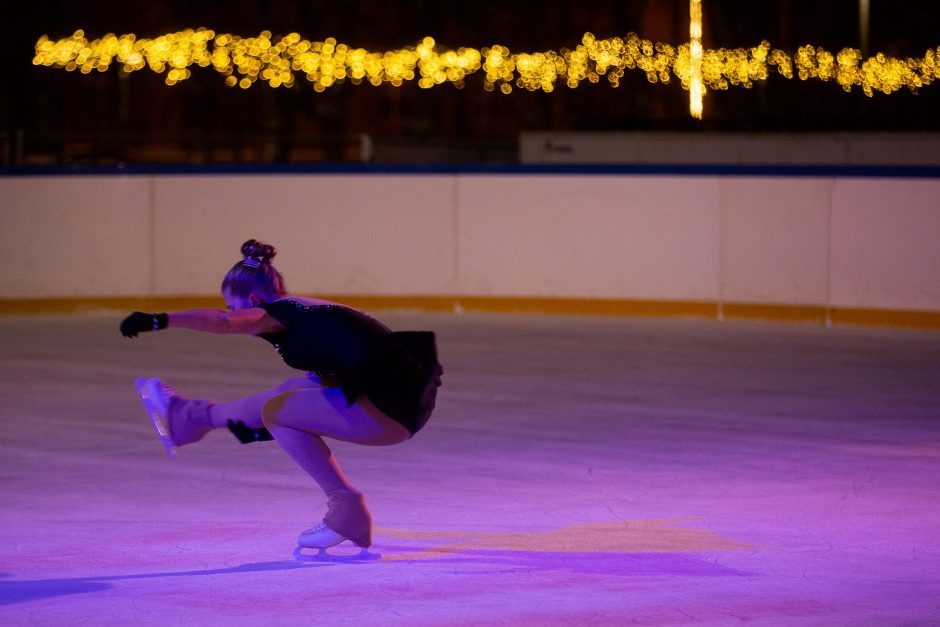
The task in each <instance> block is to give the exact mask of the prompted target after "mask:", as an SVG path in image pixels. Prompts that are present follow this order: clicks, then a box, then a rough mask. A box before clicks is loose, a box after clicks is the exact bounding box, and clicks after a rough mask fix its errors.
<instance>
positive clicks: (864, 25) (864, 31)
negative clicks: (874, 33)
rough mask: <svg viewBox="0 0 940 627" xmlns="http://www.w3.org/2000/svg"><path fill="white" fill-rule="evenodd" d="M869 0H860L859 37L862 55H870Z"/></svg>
mask: <svg viewBox="0 0 940 627" xmlns="http://www.w3.org/2000/svg"><path fill="white" fill-rule="evenodd" d="M870 8H871V7H870V3H869V0H858V39H859V49H860V50H861V53H862V56H863V57H867V56H868V24H869V14H870Z"/></svg>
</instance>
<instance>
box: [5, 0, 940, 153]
mask: <svg viewBox="0 0 940 627" xmlns="http://www.w3.org/2000/svg"><path fill="white" fill-rule="evenodd" d="M938 5H940V3H936V2H903V1H901V2H898V1H895V2H888V1H886V0H872V2H871V13H870V35H869V42H870V44H869V52H870V53H872V54H874V53H875V52H878V51H882V52H884V53H885V54H888V55H891V56H902V57H906V56H912V57H918V56H922V55H923V54H924V52H925V51H926V50H927V49H928V48H937V46H940V28H938V27H937V24H938V23H940V21H938V18H940V6H938ZM19 10H20V11H22V12H23V15H22V16H21V17H19V18H15V19H14V20H11V23H13V24H14V25H15V26H14V28H13V29H12V30H13V33H12V34H11V36H9V37H8V38H7V39H6V41H5V44H4V45H5V46H6V47H7V48H8V49H7V50H6V55H5V58H6V61H7V63H6V68H5V69H6V71H7V73H8V77H7V80H5V81H4V83H3V87H2V89H3V97H2V100H0V115H2V119H3V129H4V131H5V132H4V138H5V142H4V146H5V150H4V153H5V163H31V162H35V163H49V162H58V163H62V162H82V161H92V162H109V161H119V162H134V161H148V160H151V161H161V160H162V161H174V160H179V161H197V162H205V161H238V160H248V161H251V160H265V161H289V160H301V161H302V160H310V161H321V160H328V161H333V160H343V159H356V158H358V157H357V155H356V151H355V150H352V151H350V150H348V145H350V141H349V138H352V137H355V136H358V135H360V134H367V135H369V136H370V137H372V138H373V139H374V140H375V141H377V142H382V141H385V142H400V143H402V144H403V145H407V144H410V145H419V144H421V143H422V142H423V143H425V144H427V145H438V146H439V145H443V144H447V145H451V146H469V147H474V148H475V149H476V150H475V151H474V150H471V151H470V152H465V153H463V157H462V159H463V160H479V161H487V160H496V161H499V160H511V159H512V158H513V156H514V155H515V144H516V142H517V140H518V136H519V133H520V132H524V131H535V130H571V131H625V130H677V131H690V130H694V131H697V132H703V133H707V132H745V131H747V132H792V131H820V132H832V131H839V132H842V131H847V132H852V131H928V130H934V131H935V130H938V129H940V120H938V115H937V111H938V110H940V106H938V105H940V85H931V86H928V87H925V88H923V89H922V90H921V92H920V94H919V95H914V94H912V93H910V92H909V91H908V90H906V89H904V90H902V91H900V92H897V93H894V94H891V95H884V94H880V93H875V95H874V97H867V96H865V95H864V94H862V93H861V91H860V90H858V89H856V90H853V92H852V93H845V92H844V91H843V90H842V89H841V88H840V87H839V86H838V85H837V84H835V83H834V82H830V83H823V82H818V81H799V80H796V79H791V80H787V79H784V78H783V77H779V76H771V78H770V79H769V80H768V81H766V82H764V83H761V84H759V85H757V86H755V87H754V88H753V89H743V88H731V89H729V90H728V91H724V92H709V93H708V95H707V96H706V98H705V118H704V120H702V121H696V120H693V119H692V118H691V117H690V116H689V114H688V92H686V91H684V90H682V88H681V87H680V85H679V81H678V80H676V79H674V80H673V81H672V83H671V84H670V85H666V86H664V85H652V84H649V83H648V82H647V81H646V78H645V76H644V75H643V73H642V72H636V71H634V72H630V71H628V72H627V74H626V76H625V77H624V79H623V80H622V82H621V85H620V87H618V88H612V87H611V86H610V85H609V84H608V83H607V82H606V80H601V81H600V82H599V83H598V84H589V83H587V82H585V83H582V84H581V85H580V86H579V87H578V88H577V89H569V88H567V87H565V86H563V85H560V86H558V88H557V89H556V91H555V92H553V93H550V94H546V93H541V92H533V93H530V92H526V91H524V90H520V89H518V88H517V89H514V90H513V92H512V93H511V94H509V95H506V94H502V93H499V92H498V91H496V92H488V91H485V90H484V89H483V87H482V76H481V75H480V73H477V74H474V75H471V76H470V77H469V78H468V80H467V81H466V86H465V87H464V88H463V89H457V88H456V87H454V86H452V85H449V84H445V85H440V86H437V87H434V88H432V89H429V90H425V89H420V88H419V87H418V86H417V84H415V83H414V82H412V83H406V84H405V85H404V86H402V87H398V88H396V87H393V86H391V85H382V86H379V87H373V86H371V85H366V84H363V85H353V84H351V83H349V82H347V83H345V84H340V85H337V86H334V87H331V88H329V89H327V90H326V91H325V92H323V93H316V92H315V91H314V90H313V87H312V85H311V84H310V83H309V82H307V81H306V80H305V79H302V78H301V77H298V80H297V83H296V85H295V86H294V87H293V88H290V89H285V88H278V89H272V88H269V87H267V85H266V84H263V83H260V82H259V83H258V84H256V85H255V86H253V87H252V88H250V89H248V90H241V89H232V88H228V87H226V86H225V85H224V77H223V76H222V75H220V74H218V73H217V72H215V71H214V70H212V69H206V68H199V67H193V68H192V73H193V75H192V78H190V79H188V80H186V81H183V82H181V83H180V84H178V85H176V86H173V87H168V86H166V85H165V84H164V82H163V75H158V74H155V73H153V72H151V71H150V70H141V71H137V72H133V73H131V74H130V75H125V74H123V73H122V72H120V71H119V70H118V69H116V68H112V69H110V70H109V71H108V72H106V73H102V74H98V73H96V74H94V75H92V76H83V75H81V74H80V73H78V72H66V71H64V70H60V69H53V68H46V67H35V66H33V65H32V64H31V60H32V56H33V47H34V44H35V42H36V40H37V39H38V38H39V37H40V36H41V35H43V34H45V35H48V36H49V37H50V38H52V39H58V38H61V37H66V36H69V35H70V34H71V33H72V32H73V31H75V30H76V29H79V28H81V29H83V30H84V31H85V33H86V36H87V37H88V38H89V39H95V38H98V37H101V36H102V35H104V34H106V33H116V34H119V35H120V34H124V33H135V34H137V36H138V37H155V36H158V35H161V34H165V33H169V32H174V31H178V30H182V29H184V28H197V27H200V26H205V27H207V28H211V29H213V30H215V31H216V33H223V32H229V33H233V34H238V35H241V36H253V35H257V34H258V33H259V32H261V31H262V30H269V31H271V32H272V33H273V35H274V36H275V37H277V36H279V35H284V34H287V33H289V32H297V33H299V34H300V35H301V36H302V37H304V38H307V39H310V40H323V39H325V38H326V37H330V36H333V37H335V38H337V39H338V40H339V41H341V42H345V43H348V44H350V45H354V46H361V47H364V48H367V49H369V50H385V49H393V48H399V47H404V46H409V45H414V44H416V43H417V42H418V41H420V40H421V38H423V37H424V36H427V35H431V36H433V37H434V38H435V39H436V40H437V42H438V45H439V46H442V47H446V48H457V47H460V46H473V47H476V48H482V47H485V46H488V45H492V44H496V43H498V44H502V45H505V46H508V47H509V48H510V50H512V51H514V52H533V51H538V50H549V49H554V50H559V49H561V48H563V47H568V48H573V47H574V46H576V45H577V44H578V43H579V41H580V39H581V36H582V35H583V34H584V33H585V32H587V31H590V32H592V33H594V34H595V35H596V36H597V37H598V38H606V37H611V36H616V35H621V36H622V35H626V34H627V33H629V32H635V33H637V34H638V35H639V36H641V37H643V38H646V39H652V40H654V41H663V42H667V43H671V44H673V45H678V44H680V43H682V42H684V41H687V40H688V21H689V18H688V2H687V0H681V1H680V0H662V1H653V0H644V1H630V0H620V1H613V0H608V1H599V2H554V1H551V0H549V1H539V0H520V1H516V2H487V1H477V2H440V1H438V2H426V1H412V2H381V1H378V0H362V1H355V0H351V1H348V2H331V3H327V2H318V1H312V2H299V1H295V2H284V1H280V2H279V1H273V2H262V1H259V0H236V1H232V2H225V3H216V2H211V3H210V2H196V1H192V0H190V1H188V2H186V1H180V0H169V1H164V2H159V3H146V4H133V3H126V2H117V1H114V0H102V1H95V2H81V3H79V2H36V3H33V5H31V6H28V7H21V8H20V9H19ZM704 29H705V30H704V44H705V46H706V47H750V46H754V45H757V44H758V43H759V42H760V41H761V40H762V39H766V40H768V41H770V43H771V44H772V45H773V46H774V47H777V48H782V49H784V50H787V51H788V52H791V53H792V52H795V50H796V48H797V47H798V46H800V45H803V44H814V45H817V46H823V47H825V48H827V49H828V50H830V51H832V52H838V50H839V49H841V48H842V47H860V35H859V4H858V2H857V1H856V0H827V1H825V2H820V1H818V0H816V1H806V0H783V1H780V2H753V1H752V2H741V1H727V0H724V1H722V0H704ZM344 138H345V139H344ZM253 141H257V142H262V141H266V142H267V143H266V144H265V146H267V148H265V149H263V150H262V149H255V150H248V149H247V148H246V147H247V146H248V145H249V144H250V143H251V142H253ZM304 142H306V144H304ZM302 144H303V145H306V146H307V147H308V148H309V147H310V146H315V147H316V146H319V147H321V148H322V147H326V148H325V149H323V150H317V149H309V150H307V151H306V152H304V151H303V150H296V148H297V147H298V146H301V145H302ZM352 144H355V142H354V141H353V142H352ZM158 145H159V146H162V150H163V152H162V153H161V152H160V149H153V147H154V146H158ZM259 145H260V144H259ZM145 146H149V147H150V148H151V150H150V151H149V153H148V152H147V151H146V150H144V149H143V148H144V147H145ZM344 146H345V147H346V148H344ZM135 150H136V152H135ZM148 154H149V156H148ZM161 155H162V156H161ZM292 155H293V156H292ZM467 155H469V157H468V156H467Z"/></svg>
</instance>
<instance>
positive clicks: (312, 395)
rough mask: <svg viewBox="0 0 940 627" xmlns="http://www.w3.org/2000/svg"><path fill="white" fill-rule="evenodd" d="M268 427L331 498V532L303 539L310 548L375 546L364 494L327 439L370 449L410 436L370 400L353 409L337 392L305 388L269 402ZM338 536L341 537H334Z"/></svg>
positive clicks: (318, 532)
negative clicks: (345, 544) (343, 543)
mask: <svg viewBox="0 0 940 627" xmlns="http://www.w3.org/2000/svg"><path fill="white" fill-rule="evenodd" d="M263 417H264V425H265V427H266V428H267V429H268V430H269V431H270V432H271V434H272V435H273V436H274V439H275V440H276V441H277V442H278V444H279V445H280V446H281V448H283V449H284V451H285V452H286V453H287V454H288V455H290V456H291V458H293V460H294V461H295V462H297V464H298V465H299V466H300V467H301V468H302V469H303V470H304V471H305V472H307V474H309V475H310V476H311V477H312V478H313V480H314V481H316V483H317V485H319V486H320V488H321V489H322V490H323V492H324V493H325V494H326V495H327V497H328V499H329V509H330V511H329V513H328V514H327V515H326V517H325V518H324V523H325V524H326V525H327V528H326V529H322V526H321V528H315V529H312V530H310V531H308V532H305V533H304V534H301V538H300V540H299V542H300V543H301V544H302V545H304V546H330V545H332V544H335V543H336V542H340V541H342V540H343V539H344V538H348V539H350V540H352V541H353V542H355V543H356V544H358V545H359V546H369V544H371V516H370V515H369V511H368V509H366V506H365V502H364V501H363V499H362V495H361V494H360V493H359V492H358V491H357V490H356V489H355V488H353V486H352V485H350V483H349V481H348V480H347V479H346V476H345V475H344V474H343V471H342V470H341V469H340V467H339V464H338V463H337V461H336V458H335V457H334V456H333V454H332V453H331V451H330V449H329V447H328V446H327V445H326V443H325V442H324V441H323V438H322V437H321V436H328V437H332V438H336V439H340V440H345V441H348V442H355V443H359V444H370V445H384V444H396V443H398V442H402V441H404V440H407V439H408V437H409V435H410V434H409V433H408V431H407V430H406V429H405V428H404V427H403V426H401V425H400V424H398V423H397V422H395V421H394V420H392V419H391V418H388V417H387V416H384V415H382V414H381V413H380V412H378V410H376V409H375V408H374V407H372V406H371V403H368V401H361V402H359V403H355V404H353V405H351V406H347V403H346V399H345V397H344V396H343V393H342V390H340V389H337V388H321V389H301V390H295V391H291V392H286V393H284V394H281V395H279V396H276V397H274V398H272V399H271V400H269V401H268V402H267V403H266V404H265V406H264V409H263ZM334 532H335V533H334Z"/></svg>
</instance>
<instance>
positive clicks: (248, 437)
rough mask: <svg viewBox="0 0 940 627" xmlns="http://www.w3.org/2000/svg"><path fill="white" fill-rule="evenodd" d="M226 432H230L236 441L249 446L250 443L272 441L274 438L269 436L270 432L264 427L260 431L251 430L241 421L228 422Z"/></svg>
mask: <svg viewBox="0 0 940 627" xmlns="http://www.w3.org/2000/svg"><path fill="white" fill-rule="evenodd" d="M228 430H229V431H231V432H232V434H233V435H234V436H235V437H236V438H238V441H239V442H241V443H242V444H251V443H252V442H268V441H270V440H273V439H274V437H273V436H272V435H271V432H270V431H268V430H267V429H265V428H264V427H262V428H261V429H252V428H251V427H249V426H248V425H246V424H245V423H244V422H242V421H241V420H239V421H238V422H235V421H234V420H229V421H228Z"/></svg>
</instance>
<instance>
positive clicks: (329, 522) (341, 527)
mask: <svg viewBox="0 0 940 627" xmlns="http://www.w3.org/2000/svg"><path fill="white" fill-rule="evenodd" d="M327 498H328V500H327V507H328V508H329V511H328V512H327V514H326V516H324V517H323V522H321V523H320V524H318V525H316V526H315V527H313V528H312V529H308V530H307V531H304V532H303V533H301V534H300V536H299V537H298V538H297V545H298V546H299V547H302V548H307V549H327V548H329V547H331V546H336V545H337V544H339V543H340V542H343V541H345V540H349V541H351V542H352V543H353V544H355V545H356V546H358V547H361V548H364V549H365V548H368V547H369V546H370V545H371V544H372V516H371V515H370V514H369V510H368V509H367V508H366V503H365V499H363V498H362V495H361V494H359V493H357V492H351V491H346V490H343V491H338V492H331V493H330V494H329V495H328V497H327Z"/></svg>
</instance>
